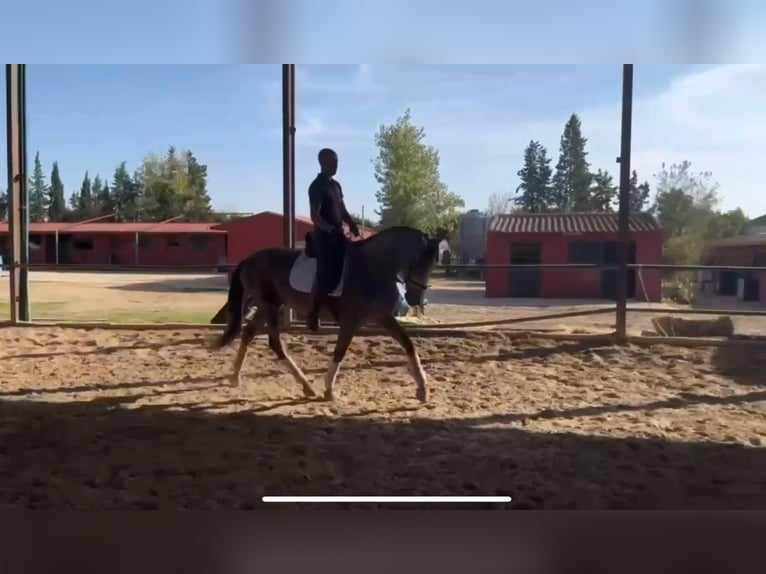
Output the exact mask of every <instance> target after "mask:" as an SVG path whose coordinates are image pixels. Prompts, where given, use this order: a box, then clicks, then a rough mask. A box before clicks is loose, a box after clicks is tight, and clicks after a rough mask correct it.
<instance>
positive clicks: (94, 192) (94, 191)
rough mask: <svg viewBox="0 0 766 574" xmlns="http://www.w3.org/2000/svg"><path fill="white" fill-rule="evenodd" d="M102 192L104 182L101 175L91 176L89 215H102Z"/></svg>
mask: <svg viewBox="0 0 766 574" xmlns="http://www.w3.org/2000/svg"><path fill="white" fill-rule="evenodd" d="M102 193H104V182H103V181H102V180H101V176H100V175H99V174H96V177H94V178H93V182H92V183H91V185H90V197H91V205H90V215H89V216H90V217H98V216H100V215H102V212H101V194H102Z"/></svg>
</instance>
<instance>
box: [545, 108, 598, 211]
mask: <svg viewBox="0 0 766 574" xmlns="http://www.w3.org/2000/svg"><path fill="white" fill-rule="evenodd" d="M581 128H582V126H581V123H580V118H579V117H578V116H577V114H572V115H571V116H570V117H569V120H568V121H567V123H566V125H565V126H564V133H563V134H562V135H561V141H560V145H559V160H558V163H557V164H556V171H555V173H554V175H553V193H552V195H553V198H552V199H553V202H552V203H553V206H554V207H555V208H556V209H557V210H559V211H589V210H590V209H592V206H591V201H590V200H591V197H590V185H591V180H592V175H591V173H590V164H589V163H588V160H587V156H588V153H587V152H586V151H585V144H586V143H587V142H588V140H587V139H586V138H584V137H583V135H582V130H581Z"/></svg>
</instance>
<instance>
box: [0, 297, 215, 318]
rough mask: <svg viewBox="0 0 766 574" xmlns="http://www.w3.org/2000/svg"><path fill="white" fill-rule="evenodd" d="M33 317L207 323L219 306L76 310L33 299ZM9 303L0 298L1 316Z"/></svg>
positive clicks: (8, 306)
mask: <svg viewBox="0 0 766 574" xmlns="http://www.w3.org/2000/svg"><path fill="white" fill-rule="evenodd" d="M30 307H31V308H30V310H31V315H32V320H33V321H105V322H108V323H209V322H210V319H212V318H213V315H215V313H216V311H217V310H218V309H212V310H210V311H189V310H173V309H163V310H151V309H150V310H143V309H142V310H136V311H130V310H126V309H116V310H109V309H94V310H92V311H90V310H89V311H75V310H72V309H71V308H68V307H67V305H66V304H65V303H34V304H32V305H31V306H30ZM10 316H11V311H10V304H9V303H8V302H7V301H0V319H5V320H8V319H10Z"/></svg>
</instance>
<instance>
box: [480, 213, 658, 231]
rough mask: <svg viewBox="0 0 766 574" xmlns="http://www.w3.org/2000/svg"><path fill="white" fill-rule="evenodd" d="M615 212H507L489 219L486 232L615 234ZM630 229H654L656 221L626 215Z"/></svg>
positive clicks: (616, 218)
mask: <svg viewBox="0 0 766 574" xmlns="http://www.w3.org/2000/svg"><path fill="white" fill-rule="evenodd" d="M618 221H619V220H618V215H617V214H616V213H507V214H499V215H496V216H495V217H493V218H492V221H491V222H490V224H489V231H490V232H498V233H616V232H617V231H618V230H619V229H618ZM628 229H629V230H630V231H631V232H638V231H656V230H659V229H660V226H659V225H658V223H657V221H656V220H655V219H654V217H652V216H651V215H650V214H648V213H636V214H632V215H631V216H630V220H629V223H628Z"/></svg>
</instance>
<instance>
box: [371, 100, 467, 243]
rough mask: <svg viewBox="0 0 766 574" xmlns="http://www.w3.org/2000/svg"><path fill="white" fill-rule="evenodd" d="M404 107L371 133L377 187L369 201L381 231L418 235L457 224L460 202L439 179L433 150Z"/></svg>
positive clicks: (437, 163)
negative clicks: (410, 230) (402, 229)
mask: <svg viewBox="0 0 766 574" xmlns="http://www.w3.org/2000/svg"><path fill="white" fill-rule="evenodd" d="M424 138H425V130H424V129H423V128H422V127H418V126H415V125H414V124H413V123H412V121H411V117H410V110H409V109H407V110H406V111H405V113H404V115H402V116H401V117H399V118H398V119H397V120H396V122H395V123H394V124H393V125H389V126H386V125H381V126H380V129H379V130H378V132H377V133H376V134H375V143H376V145H377V146H378V155H377V157H376V158H375V160H373V163H374V166H375V179H376V181H377V182H378V183H379V184H380V188H379V189H378V190H377V191H376V192H375V197H376V199H377V200H378V203H379V205H380V210H379V211H377V213H378V215H379V216H380V219H381V226H382V227H389V226H392V225H408V226H411V227H415V228H418V229H422V230H424V231H435V230H436V229H437V228H438V227H445V228H447V229H449V230H452V229H454V228H455V227H456V226H457V217H458V212H457V209H458V208H459V207H463V206H464V205H465V204H464V202H463V200H462V199H461V198H460V197H459V196H458V195H456V194H455V193H452V192H451V191H450V190H449V189H448V188H447V186H446V185H445V184H444V183H442V181H441V179H440V177H439V152H438V151H437V150H436V149H434V148H433V147H432V146H428V145H426V144H425V143H424V142H423V140H424Z"/></svg>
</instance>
